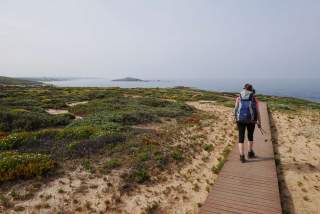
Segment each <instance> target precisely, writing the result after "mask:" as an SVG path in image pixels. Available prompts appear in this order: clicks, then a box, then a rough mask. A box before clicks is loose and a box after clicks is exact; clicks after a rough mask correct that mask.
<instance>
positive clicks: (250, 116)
mask: <svg viewBox="0 0 320 214" xmlns="http://www.w3.org/2000/svg"><path fill="white" fill-rule="evenodd" d="M234 113H235V118H236V122H237V126H238V130H239V153H240V161H241V162H242V163H244V162H245V161H246V159H245V155H244V138H245V132H246V130H247V136H248V147H249V149H248V159H249V158H255V157H256V155H255V153H254V151H253V134H254V130H255V126H256V124H257V126H258V127H259V128H261V120H260V112H259V101H258V99H257V98H256V96H255V90H254V88H253V86H252V85H251V84H249V83H247V84H245V86H244V87H243V90H242V91H241V92H240V95H239V96H238V97H237V98H236V103H235V109H234Z"/></svg>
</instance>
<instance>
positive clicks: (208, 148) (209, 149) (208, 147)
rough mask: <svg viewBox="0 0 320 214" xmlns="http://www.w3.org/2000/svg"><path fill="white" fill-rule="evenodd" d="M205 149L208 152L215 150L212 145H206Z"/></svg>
mask: <svg viewBox="0 0 320 214" xmlns="http://www.w3.org/2000/svg"><path fill="white" fill-rule="evenodd" d="M203 149H204V150H206V151H207V152H209V151H212V150H213V145H212V144H204V145H203Z"/></svg>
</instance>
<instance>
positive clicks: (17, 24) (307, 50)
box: [0, 0, 320, 79]
mask: <svg viewBox="0 0 320 214" xmlns="http://www.w3.org/2000/svg"><path fill="white" fill-rule="evenodd" d="M319 11H320V1H319V0H304V1H302V0H241V1H240V0H233V1H231V0H152V1H150V0H134V1H133V0H55V1H51V0H28V1H25V0H0V76H1V75H2V76H3V75H4V76H19V77H26V76H28V77H30V76H37V77H104V78H110V79H112V78H119V77H120V78H121V77H126V76H132V77H138V78H144V79H177V78H179V79H194V78H198V79H209V78H243V77H246V76H249V77H250V78H287V77H290V78H305V77H308V78H320V12H319Z"/></svg>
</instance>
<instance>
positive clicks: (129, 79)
mask: <svg viewBox="0 0 320 214" xmlns="http://www.w3.org/2000/svg"><path fill="white" fill-rule="evenodd" d="M112 81H113V82H148V80H142V79H138V78H133V77H125V78H121V79H114V80H112Z"/></svg>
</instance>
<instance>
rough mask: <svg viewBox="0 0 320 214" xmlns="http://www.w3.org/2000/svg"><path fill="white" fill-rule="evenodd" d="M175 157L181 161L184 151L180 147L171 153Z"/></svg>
mask: <svg viewBox="0 0 320 214" xmlns="http://www.w3.org/2000/svg"><path fill="white" fill-rule="evenodd" d="M171 156H172V158H173V159H175V160H177V161H179V160H182V159H183V155H182V151H181V150H180V149H178V148H176V149H174V150H173V151H172V153H171Z"/></svg>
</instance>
